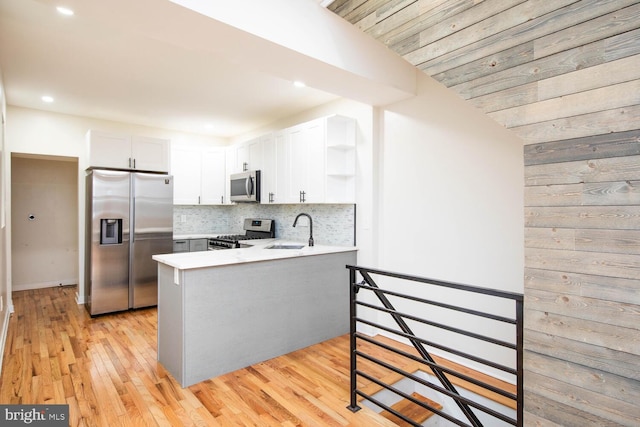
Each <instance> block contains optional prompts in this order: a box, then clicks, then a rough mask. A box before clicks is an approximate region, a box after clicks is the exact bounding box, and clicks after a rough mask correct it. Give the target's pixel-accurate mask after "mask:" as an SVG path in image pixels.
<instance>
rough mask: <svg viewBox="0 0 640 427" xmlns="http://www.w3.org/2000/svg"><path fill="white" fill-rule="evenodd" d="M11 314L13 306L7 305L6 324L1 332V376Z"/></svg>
mask: <svg viewBox="0 0 640 427" xmlns="http://www.w3.org/2000/svg"><path fill="white" fill-rule="evenodd" d="M11 313H13V305H7V309H6V310H5V311H4V323H3V324H2V325H3V327H2V331H1V332H0V333H1V335H0V375H2V361H3V358H4V346H5V344H6V343H7V333H8V332H9V316H10V314H11Z"/></svg>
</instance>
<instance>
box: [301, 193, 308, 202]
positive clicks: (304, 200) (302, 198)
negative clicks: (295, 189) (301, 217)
mask: <svg viewBox="0 0 640 427" xmlns="http://www.w3.org/2000/svg"><path fill="white" fill-rule="evenodd" d="M306 194H307V193H306V192H304V191H301V192H300V203H304V202H306V201H307V200H306V198H305V196H306Z"/></svg>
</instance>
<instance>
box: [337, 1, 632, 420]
mask: <svg viewBox="0 0 640 427" xmlns="http://www.w3.org/2000/svg"><path fill="white" fill-rule="evenodd" d="M329 8H330V9H331V10H333V11H334V12H335V13H336V14H338V15H339V16H341V17H343V18H344V19H346V20H348V21H349V22H351V23H352V24H353V25H355V26H357V27H359V28H360V29H361V30H362V31H364V32H366V33H368V34H370V35H371V36H372V37H374V38H376V39H377V40H379V41H380V42H381V43H384V44H385V45H386V46H388V47H389V48H390V49H392V50H393V51H395V52H396V53H398V54H399V55H401V56H402V57H404V58H405V59H406V60H407V61H409V62H411V63H412V64H414V65H415V66H416V67H418V68H419V69H421V70H423V71H424V72H425V73H427V74H428V75H430V76H432V77H433V78H434V79H436V80H438V81H439V82H441V83H442V84H444V85H445V86H447V87H449V88H450V89H451V90H453V91H455V92H456V93H457V94H459V95H460V96H461V97H462V98H464V99H466V100H468V101H469V102H471V103H472V104H473V105H475V106H476V107H477V108H479V109H480V110H481V111H483V112H485V113H486V114H487V115H489V116H490V117H492V118H493V119H494V120H496V121H497V122H498V123H500V124H502V125H503V126H505V127H506V128H508V129H510V130H511V131H513V132H514V133H515V134H516V135H518V136H519V137H520V138H522V139H523V140H524V142H525V144H526V145H525V148H524V153H523V162H524V164H525V272H524V275H525V277H524V278H525V312H526V314H525V348H526V352H525V411H526V417H525V425H625V426H636V425H640V407H639V406H638V405H637V402H638V401H640V373H639V372H640V370H638V366H640V341H639V337H640V333H639V332H640V321H638V319H639V314H640V292H639V290H640V1H638V0H581V1H577V0H554V1H548V0H336V1H334V2H333V3H332V4H331V5H330V6H329Z"/></svg>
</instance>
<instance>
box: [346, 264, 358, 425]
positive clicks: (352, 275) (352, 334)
mask: <svg viewBox="0 0 640 427" xmlns="http://www.w3.org/2000/svg"><path fill="white" fill-rule="evenodd" d="M356 291H357V285H356V270H355V269H353V268H349V298H350V301H349V357H350V368H349V369H350V374H351V403H350V405H349V406H347V408H348V409H349V410H351V412H357V411H359V410H360V407H359V406H358V402H357V398H356V389H357V388H358V380H357V377H356V369H357V365H356Z"/></svg>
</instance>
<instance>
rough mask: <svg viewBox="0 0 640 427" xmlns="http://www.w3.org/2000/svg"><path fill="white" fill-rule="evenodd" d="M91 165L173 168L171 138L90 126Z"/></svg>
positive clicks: (128, 167) (88, 140)
mask: <svg viewBox="0 0 640 427" xmlns="http://www.w3.org/2000/svg"><path fill="white" fill-rule="evenodd" d="M87 147H88V158H89V167H100V168H110V169H130V170H139V171H149V172H169V150H170V143H169V140H166V139H160V138H150V137H143V136H131V135H125V134H116V133H110V132H101V131H95V130H90V131H89V132H87Z"/></svg>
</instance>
